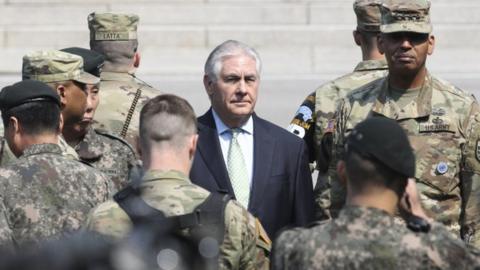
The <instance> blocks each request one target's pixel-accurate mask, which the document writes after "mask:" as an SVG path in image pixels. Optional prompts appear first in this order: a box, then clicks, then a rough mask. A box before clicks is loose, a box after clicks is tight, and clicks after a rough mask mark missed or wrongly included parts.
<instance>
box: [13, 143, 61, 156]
mask: <svg viewBox="0 0 480 270" xmlns="http://www.w3.org/2000/svg"><path fill="white" fill-rule="evenodd" d="M46 153H51V154H58V155H61V154H62V149H61V148H60V146H58V144H54V143H42V144H32V145H30V146H28V147H27V148H26V149H25V150H23V154H22V156H21V157H29V156H33V155H38V154H46Z"/></svg>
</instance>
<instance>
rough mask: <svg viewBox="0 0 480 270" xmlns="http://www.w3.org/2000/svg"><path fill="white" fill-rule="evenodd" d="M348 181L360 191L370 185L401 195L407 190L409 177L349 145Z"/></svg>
mask: <svg viewBox="0 0 480 270" xmlns="http://www.w3.org/2000/svg"><path fill="white" fill-rule="evenodd" d="M344 161H345V167H346V171H347V176H348V179H349V181H348V183H349V184H350V186H351V187H352V188H353V189H354V190H355V191H356V192H358V193H361V192H362V191H363V190H364V189H365V188H367V187H370V186H378V187H383V188H387V189H391V190H393V191H394V192H395V193H396V194H397V195H398V196H399V197H400V196H402V194H403V193H404V192H405V188H406V186H407V181H408V178H407V177H406V176H403V175H401V174H399V173H397V172H395V171H393V170H392V169H390V168H388V167H387V166H385V165H383V164H382V163H380V162H379V161H377V160H375V159H374V158H371V157H364V156H362V155H361V154H359V153H358V152H357V151H355V150H354V149H351V147H349V149H348V151H347V153H346V155H345V157H344Z"/></svg>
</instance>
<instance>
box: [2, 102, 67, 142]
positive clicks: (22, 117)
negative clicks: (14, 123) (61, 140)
mask: <svg viewBox="0 0 480 270" xmlns="http://www.w3.org/2000/svg"><path fill="white" fill-rule="evenodd" d="M60 113H61V110H60V107H59V106H58V104H56V103H55V102H53V101H49V100H43V101H35V102H28V103H24V104H21V105H19V106H16V107H13V108H11V109H9V110H7V111H2V120H3V126H4V127H5V128H7V127H8V125H9V123H10V121H9V120H10V117H15V118H17V120H18V122H19V124H20V125H21V127H22V129H23V131H24V132H25V134H26V135H31V136H35V135H41V134H45V133H49V134H56V133H59V132H60Z"/></svg>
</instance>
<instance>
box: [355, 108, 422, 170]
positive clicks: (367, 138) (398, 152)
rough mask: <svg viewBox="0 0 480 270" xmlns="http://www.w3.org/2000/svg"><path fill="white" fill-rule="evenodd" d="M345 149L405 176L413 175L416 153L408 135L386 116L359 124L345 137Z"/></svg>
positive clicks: (369, 119) (372, 118)
mask: <svg viewBox="0 0 480 270" xmlns="http://www.w3.org/2000/svg"><path fill="white" fill-rule="evenodd" d="M346 148H347V152H348V149H351V150H355V151H356V152H358V153H359V154H360V155H361V156H363V157H367V158H373V159H374V160H375V161H377V162H379V163H381V164H383V165H385V166H387V167H388V168H390V169H391V170H393V171H395V172H396V173H398V174H400V175H404V176H406V177H413V176H415V155H414V154H413V149H412V147H411V146H410V142H409V141H408V137H407V134H406V133H405V131H404V130H403V129H402V127H400V125H399V124H398V123H397V122H396V121H394V120H391V119H389V118H386V117H382V116H377V117H371V118H368V119H366V120H364V121H362V122H360V123H358V124H357V125H356V126H355V127H354V128H353V130H352V132H351V133H350V135H349V136H348V137H347V143H346Z"/></svg>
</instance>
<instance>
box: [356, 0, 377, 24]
mask: <svg viewBox="0 0 480 270" xmlns="http://www.w3.org/2000/svg"><path fill="white" fill-rule="evenodd" d="M381 5H382V2H381V1H380V0H355V2H354V3H353V11H355V15H357V29H358V30H363V31H367V32H380V18H381V13H380V6H381Z"/></svg>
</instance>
